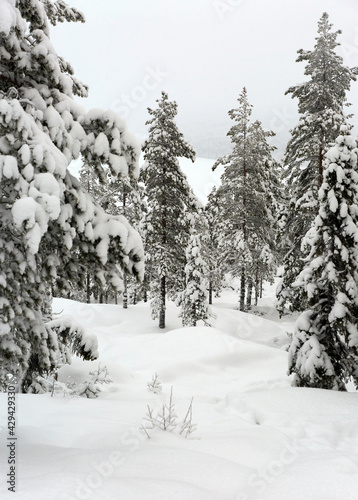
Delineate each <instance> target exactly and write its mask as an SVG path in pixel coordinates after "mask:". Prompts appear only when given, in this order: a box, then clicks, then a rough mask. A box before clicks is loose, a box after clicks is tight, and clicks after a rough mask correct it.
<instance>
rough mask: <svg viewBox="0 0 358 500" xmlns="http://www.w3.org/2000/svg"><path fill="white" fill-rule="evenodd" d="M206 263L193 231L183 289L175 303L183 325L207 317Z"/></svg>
mask: <svg viewBox="0 0 358 500" xmlns="http://www.w3.org/2000/svg"><path fill="white" fill-rule="evenodd" d="M205 275H206V265H205V262H204V260H203V259H202V256H201V244H200V239H199V236H198V235H197V234H195V233H193V234H192V235H191V237H190V241H189V245H188V247H187V249H186V266H185V277H186V281H185V290H184V291H183V292H181V293H180V294H179V296H178V300H177V305H178V306H181V312H180V315H179V316H180V317H181V318H182V323H183V326H196V324H197V322H198V321H204V322H206V320H207V319H208V318H209V307H208V303H207V299H206V295H207V291H206V288H207V286H206V280H205Z"/></svg>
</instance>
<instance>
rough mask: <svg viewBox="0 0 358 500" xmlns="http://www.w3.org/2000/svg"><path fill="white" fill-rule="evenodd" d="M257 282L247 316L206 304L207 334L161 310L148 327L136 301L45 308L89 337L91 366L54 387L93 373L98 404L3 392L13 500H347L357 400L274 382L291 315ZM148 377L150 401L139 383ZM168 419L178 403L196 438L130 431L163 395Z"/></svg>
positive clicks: (355, 472)
mask: <svg viewBox="0 0 358 500" xmlns="http://www.w3.org/2000/svg"><path fill="white" fill-rule="evenodd" d="M272 300H273V287H270V286H267V287H266V290H265V297H264V298H263V299H262V300H261V302H260V303H259V307H258V312H260V314H263V315H262V316H259V315H248V314H244V313H241V312H239V311H238V310H236V309H235V307H236V304H237V298H236V296H235V295H234V294H233V292H225V293H223V295H222V297H221V298H220V299H216V302H215V305H214V306H213V312H214V313H215V315H216V318H215V319H213V320H212V323H213V328H207V327H197V328H181V324H180V319H179V318H178V317H177V313H178V311H177V309H176V307H175V306H174V305H173V304H169V306H168V318H167V328H166V330H165V331H159V329H158V327H157V323H156V322H153V321H152V320H151V318H150V313H149V308H148V306H147V305H145V304H143V303H140V304H138V305H136V306H131V307H130V308H129V309H128V310H123V309H122V307H121V306H116V305H85V304H79V303H76V302H72V301H69V300H65V299H56V300H55V301H54V311H55V312H62V311H63V313H66V314H71V315H73V316H74V317H75V318H76V319H77V321H79V322H80V323H82V324H83V325H84V326H85V327H86V329H87V330H88V331H89V332H91V333H95V334H96V335H97V337H98V341H99V351H100V359H99V360H98V361H95V362H82V361H80V360H74V362H73V364H72V365H71V366H66V367H63V368H62V369H61V374H60V379H61V380H62V381H66V380H72V381H74V380H76V381H81V380H84V379H85V378H86V377H87V375H88V372H89V371H90V370H93V368H96V367H97V366H98V362H100V363H101V365H102V366H107V368H108V372H109V375H110V377H111V378H112V380H113V383H112V384H109V385H105V386H104V388H103V392H102V393H101V394H100V396H99V398H98V399H84V398H71V399H68V398H65V397H63V396H62V395H61V394H57V395H55V396H54V397H51V396H50V395H48V394H46V395H36V396H35V395H18V396H17V436H18V442H17V460H18V461H17V478H18V479H17V487H16V491H17V493H16V495H17V496H16V498H19V499H20V500H30V499H31V500H64V499H67V500H68V499H78V500H84V499H88V500H90V499H93V500H95V499H96V500H249V499H250V500H255V499H256V500H268V499H272V500H273V499H274V500H310V499H312V500H313V499H314V500H317V499H319V500H320V499H322V500H333V499H343V500H350V499H352V500H353V499H354V500H355V499H356V498H357V497H358V394H357V393H355V392H351V393H336V392H330V391H324V390H313V389H298V388H292V387H291V386H290V379H289V378H288V377H287V375H286V370H287V353H286V351H285V349H284V346H285V344H287V341H288V337H287V335H286V331H292V326H293V322H292V319H290V318H288V319H287V318H286V319H285V320H284V321H280V320H279V319H278V318H277V315H276V314H275V312H274V310H273V307H272ZM155 373H158V375H159V378H160V380H161V382H162V389H163V390H162V393H161V394H155V393H153V392H150V391H149V390H148V388H147V382H149V381H151V379H152V376H153V375H154V374H155ZM171 387H173V401H174V403H175V411H176V413H177V415H178V417H177V420H178V422H180V420H182V419H183V418H184V417H185V414H186V412H187V409H188V407H189V404H190V401H191V398H192V397H194V401H193V423H194V424H196V425H197V430H196V431H195V432H193V433H192V434H191V435H190V436H189V437H188V438H185V437H183V435H179V434H178V432H172V433H171V432H168V431H165V432H164V431H161V430H160V429H154V430H152V431H150V430H149V431H148V432H149V435H150V439H149V438H148V437H147V436H146V434H145V432H144V431H143V430H141V429H140V428H141V425H142V423H145V421H144V420H143V417H145V415H146V411H147V405H149V406H150V407H151V408H152V409H153V410H154V411H156V409H160V408H161V405H162V404H163V403H164V402H168V401H169V397H170V392H171ZM6 406H7V405H6V395H5V394H0V426H1V427H0V428H2V429H1V432H0V450H1V462H0V471H1V474H0V476H1V483H0V491H1V498H13V497H12V496H10V493H8V494H6V493H4V492H6V489H7V486H6V472H7V464H6V453H5V452H4V450H6V437H7V436H6V433H5V430H6V418H7V414H6Z"/></svg>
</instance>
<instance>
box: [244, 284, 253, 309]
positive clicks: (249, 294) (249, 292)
mask: <svg viewBox="0 0 358 500" xmlns="http://www.w3.org/2000/svg"><path fill="white" fill-rule="evenodd" d="M252 288H253V283H252V279H249V282H248V286H247V299H246V306H247V310H248V311H250V310H251V303H252Z"/></svg>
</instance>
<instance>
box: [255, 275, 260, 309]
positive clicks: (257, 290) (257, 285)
mask: <svg viewBox="0 0 358 500" xmlns="http://www.w3.org/2000/svg"><path fill="white" fill-rule="evenodd" d="M259 285H260V282H259V273H258V270H256V277H255V306H257V304H258V300H259Z"/></svg>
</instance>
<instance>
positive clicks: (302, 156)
mask: <svg viewBox="0 0 358 500" xmlns="http://www.w3.org/2000/svg"><path fill="white" fill-rule="evenodd" d="M340 33H341V31H336V32H333V31H332V24H330V23H329V17H328V14H327V13H324V14H323V15H322V17H321V19H320V21H319V23H318V36H317V37H316V44H315V46H314V49H313V50H312V51H306V50H302V49H301V50H299V51H298V54H299V56H298V59H297V62H305V63H306V68H305V75H306V76H307V77H308V78H309V79H308V81H306V82H304V83H302V84H299V85H296V86H294V87H291V88H289V89H288V90H287V92H286V93H287V94H291V96H292V98H297V99H298V111H299V113H300V120H299V123H298V125H297V126H296V127H295V128H294V129H293V130H292V131H291V135H292V137H291V139H290V141H289V143H288V144H287V148H286V154H285V158H284V165H285V175H284V177H285V182H286V184H287V186H288V193H287V198H288V200H289V203H288V208H287V217H286V233H287V234H288V235H289V237H290V240H291V245H290V246H291V248H290V250H289V251H288V253H287V254H286V256H285V259H284V269H285V272H284V276H283V281H282V284H281V285H280V287H279V289H278V292H277V297H278V300H277V308H278V310H279V311H280V312H281V313H283V312H284V310H285V308H286V307H289V308H290V309H291V310H300V309H302V307H303V306H304V304H302V297H301V296H300V295H299V294H298V292H297V290H296V289H294V288H292V287H291V285H292V283H293V282H294V281H295V279H296V278H297V276H298V274H299V272H300V271H301V270H302V266H303V264H302V250H301V242H302V238H303V236H304V235H305V234H306V231H307V230H308V228H309V227H310V226H311V224H312V223H313V220H314V218H315V216H316V214H317V210H318V190H319V188H320V186H321V184H322V179H323V160H324V155H325V153H326V152H327V150H328V148H329V146H330V145H332V143H334V140H335V138H336V137H337V136H338V134H339V129H340V126H341V125H342V124H343V123H344V122H345V119H346V118H347V117H346V116H345V113H344V107H345V106H349V104H347V103H346V93H347V91H349V89H350V85H351V82H352V81H355V80H356V75H357V74H358V68H348V67H347V66H345V65H344V64H343V59H342V57H340V56H339V55H338V54H337V53H336V48H337V46H339V45H340V44H339V43H338V42H337V37H338V35H339V34H340Z"/></svg>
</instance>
